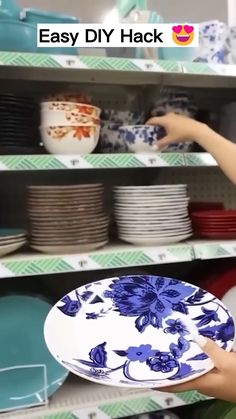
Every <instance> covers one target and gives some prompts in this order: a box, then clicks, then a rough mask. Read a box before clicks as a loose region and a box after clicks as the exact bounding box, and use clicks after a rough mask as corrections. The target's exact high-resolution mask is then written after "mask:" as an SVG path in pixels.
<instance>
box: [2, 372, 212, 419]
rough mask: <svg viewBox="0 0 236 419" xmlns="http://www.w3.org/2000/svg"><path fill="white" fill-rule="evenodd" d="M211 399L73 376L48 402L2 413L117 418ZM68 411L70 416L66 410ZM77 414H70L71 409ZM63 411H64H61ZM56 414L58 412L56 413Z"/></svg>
mask: <svg viewBox="0 0 236 419" xmlns="http://www.w3.org/2000/svg"><path fill="white" fill-rule="evenodd" d="M204 400H208V398H207V397H206V396H202V395H200V394H199V393H197V392H195V391H190V392H187V393H178V394H167V393H159V392H155V391H151V390H147V391H145V390H128V391H127V389H119V388H115V387H107V386H102V385H98V384H93V383H89V382H87V381H84V380H80V379H77V378H76V377H71V378H70V379H69V380H68V381H67V382H66V383H65V384H64V385H63V387H62V388H61V389H60V390H59V391H58V392H57V393H56V394H55V395H54V396H53V398H52V400H51V401H50V402H49V404H48V405H47V406H43V407H38V408H34V409H27V410H22V411H18V412H11V413H3V414H1V418H4V419H5V418H14V419H17V418H19V419H21V418H24V419H27V418H29V419H34V418H37V419H39V418H40V419H72V417H73V418H75V417H78V418H80V419H81V418H83V419H96V418H97V419H116V418H121V417H126V416H133V415H137V414H141V413H148V412H156V411H158V410H163V409H170V408H174V407H178V406H183V405H188V404H193V403H197V402H199V401H204ZM66 412H68V416H67V415H66V414H65V413H66ZM72 412H73V413H74V415H75V416H72V415H71V416H70V413H72ZM60 413H61V414H62V413H64V415H61V414H60ZM54 415H55V416H54Z"/></svg>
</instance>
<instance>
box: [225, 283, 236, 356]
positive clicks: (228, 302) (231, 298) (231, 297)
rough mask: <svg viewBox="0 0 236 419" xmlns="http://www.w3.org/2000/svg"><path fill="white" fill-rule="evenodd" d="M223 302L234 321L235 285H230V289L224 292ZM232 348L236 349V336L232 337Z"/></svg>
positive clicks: (235, 315) (235, 308)
mask: <svg viewBox="0 0 236 419" xmlns="http://www.w3.org/2000/svg"><path fill="white" fill-rule="evenodd" d="M222 302H223V304H225V306H226V307H227V308H228V310H230V312H231V314H232V317H233V319H234V322H236V304H235V302H236V286H235V287H232V288H231V289H230V290H228V291H227V292H226V294H225V295H224V297H223V298H222ZM234 349H236V336H235V338H234Z"/></svg>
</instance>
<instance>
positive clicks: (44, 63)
mask: <svg viewBox="0 0 236 419" xmlns="http://www.w3.org/2000/svg"><path fill="white" fill-rule="evenodd" d="M145 63H146V66H145ZM0 65H6V66H19V67H44V68H70V67H71V68H73V69H76V68H78V69H80V68H83V69H86V68H87V69H93V70H110V71H129V72H130V71H131V72H132V71H134V72H137V71H153V70H152V68H151V67H152V65H153V68H155V71H157V72H158V70H159V72H173V73H177V72H178V73H179V72H181V65H180V64H179V63H178V62H175V61H163V60H158V61H152V60H136V59H135V60H133V59H129V58H112V57H90V56H65V55H61V56H57V55H49V54H30V53H20V52H18V53H17V52H0Z"/></svg>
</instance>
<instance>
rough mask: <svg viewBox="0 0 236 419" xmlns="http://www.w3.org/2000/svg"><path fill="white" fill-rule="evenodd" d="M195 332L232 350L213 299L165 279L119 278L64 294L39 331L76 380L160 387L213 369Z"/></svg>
mask: <svg viewBox="0 0 236 419" xmlns="http://www.w3.org/2000/svg"><path fill="white" fill-rule="evenodd" d="M189 325H190V326H189ZM196 328H197V329H198V330H199V333H200V334H201V335H203V336H207V337H210V338H212V339H214V340H215V341H216V342H217V344H218V345H219V346H221V347H222V348H224V349H225V350H227V351H230V350H231V348H232V345H233V339H234V322H233V319H232V317H231V315H230V313H229V312H228V310H227V309H226V307H225V306H224V304H223V303H222V302H220V301H219V300H218V299H217V298H216V297H214V296H213V295H212V294H210V293H208V292H207V291H204V290H202V289H200V288H198V287H196V286H194V285H191V284H188V283H185V282H181V281H178V280H175V279H171V278H163V277H154V276H123V277H116V278H109V279H105V280H103V281H101V282H96V283H92V284H88V285H85V286H82V287H80V288H78V289H76V290H74V291H72V292H71V293H69V294H68V295H66V296H65V297H63V298H62V299H61V301H59V302H58V303H57V304H56V305H55V306H54V307H53V308H52V310H51V311H50V313H49V315H48V317H47V319H46V322H45V327H44V334H45V340H46V343H47V346H48V348H49V350H50V352H51V353H52V355H53V356H54V357H55V358H56V359H57V361H58V362H59V363H61V364H62V365H63V366H65V367H66V368H68V370H70V371H71V372H73V373H74V374H76V375H78V376H80V377H83V378H86V379H88V380H90V381H94V382H98V383H101V384H106V385H111V386H118V387H130V388H131V387H133V388H143V387H148V388H152V387H159V388H161V387H165V386H171V385H174V384H177V383H182V382H186V381H189V380H192V379H194V378H197V377H199V376H201V375H203V374H205V373H207V372H208V371H210V370H211V369H212V368H213V364H212V362H211V360H210V359H209V358H208V357H207V356H206V355H205V354H204V353H203V352H202V351H201V349H200V348H199V346H198V345H197V344H196V343H195V342H194V341H193V337H192V335H191V330H194V331H196Z"/></svg>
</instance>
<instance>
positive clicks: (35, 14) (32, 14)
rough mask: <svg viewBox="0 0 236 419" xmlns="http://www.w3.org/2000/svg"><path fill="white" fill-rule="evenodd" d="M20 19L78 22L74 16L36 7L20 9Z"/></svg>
mask: <svg viewBox="0 0 236 419" xmlns="http://www.w3.org/2000/svg"><path fill="white" fill-rule="evenodd" d="M20 16H21V20H23V21H24V22H27V23H33V24H37V23H79V20H78V19H77V18H76V17H74V16H67V15H63V14H61V13H52V12H47V11H44V10H37V9H22V10H21V13H20Z"/></svg>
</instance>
